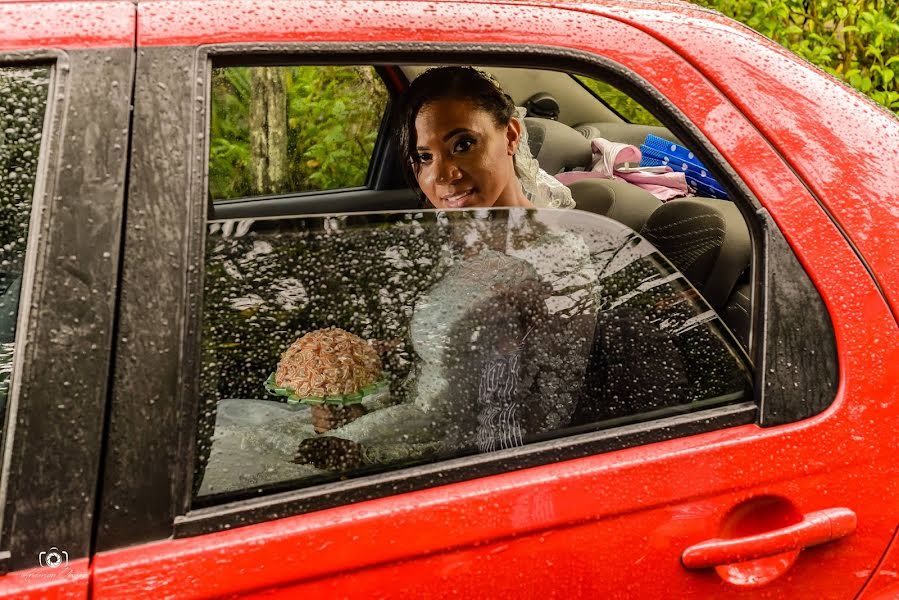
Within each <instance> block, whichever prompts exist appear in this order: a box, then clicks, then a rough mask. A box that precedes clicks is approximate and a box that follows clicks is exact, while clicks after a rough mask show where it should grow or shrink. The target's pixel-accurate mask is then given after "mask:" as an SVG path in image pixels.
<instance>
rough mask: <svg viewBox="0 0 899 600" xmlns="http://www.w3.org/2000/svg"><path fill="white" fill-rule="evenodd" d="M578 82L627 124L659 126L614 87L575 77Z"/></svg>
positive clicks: (635, 102) (643, 110) (637, 103)
mask: <svg viewBox="0 0 899 600" xmlns="http://www.w3.org/2000/svg"><path fill="white" fill-rule="evenodd" d="M576 77H577V79H578V81H580V82H581V83H583V84H584V85H585V86H587V87H588V88H589V89H590V91H592V92H593V93H594V94H596V95H597V96H598V97H599V98H601V99H602V101H603V102H605V103H606V104H607V105H608V106H610V107H611V108H612V110H614V111H615V112H617V113H618V114H619V115H621V116H622V117H624V119H625V120H626V121H628V122H629V123H638V124H640V125H661V123H659V121H658V119H656V118H655V117H654V116H652V113H650V112H649V111H648V110H646V109H645V108H643V105H641V104H640V103H639V102H637V101H636V100H634V99H633V98H631V97H630V96H628V95H627V94H625V93H624V92H622V91H621V90H619V89H618V88H616V87H613V86H611V85H609V84H608V83H605V82H603V81H599V80H596V79H591V78H589V77H583V76H581V75H576Z"/></svg>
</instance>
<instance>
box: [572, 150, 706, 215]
mask: <svg viewBox="0 0 899 600" xmlns="http://www.w3.org/2000/svg"><path fill="white" fill-rule="evenodd" d="M590 146H591V147H592V148H593V166H592V167H591V168H590V170H589V171H572V172H569V173H559V174H558V175H556V179H558V180H559V181H561V182H562V183H564V184H565V185H570V184H572V183H574V182H575V181H579V180H581V179H617V180H618V181H626V182H627V183H630V184H633V185H636V186H637V187H640V188H643V189H644V190H646V191H647V192H649V193H650V194H652V195H653V196H655V197H656V198H658V199H659V200H661V201H662V202H665V201H667V200H671V199H673V198H680V197H681V196H689V195H691V192H690V188H689V187H688V186H687V179H686V176H685V174H684V173H681V172H675V171H674V170H673V169H672V168H671V167H667V171H666V172H665V173H650V172H646V171H630V172H624V171H621V170H619V169H618V168H617V167H618V165H621V164H624V163H629V162H630V163H639V162H640V160H641V159H642V158H643V155H642V154H641V153H640V149H639V148H637V147H636V146H631V145H628V144H620V143H618V142H610V141H609V140H607V139H604V138H596V139H594V140H592V141H591V142H590Z"/></svg>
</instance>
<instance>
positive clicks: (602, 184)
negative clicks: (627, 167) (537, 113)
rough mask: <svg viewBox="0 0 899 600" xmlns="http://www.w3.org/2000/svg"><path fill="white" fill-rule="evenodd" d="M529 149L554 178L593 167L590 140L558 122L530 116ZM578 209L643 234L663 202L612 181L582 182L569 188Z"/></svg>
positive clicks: (575, 183)
mask: <svg viewBox="0 0 899 600" xmlns="http://www.w3.org/2000/svg"><path fill="white" fill-rule="evenodd" d="M524 125H525V127H526V128H527V132H528V146H529V147H530V149H531V154H533V155H534V157H535V158H536V159H537V162H538V163H540V167H541V168H542V169H543V170H544V171H546V172H547V173H549V174H551V175H556V174H558V173H561V172H563V171H575V170H585V169H589V168H590V163H591V162H592V160H593V152H592V150H591V148H590V141H589V140H588V139H587V138H585V137H584V136H583V135H581V134H580V133H578V132H577V131H575V130H574V129H572V128H571V127H569V126H568V125H565V124H563V123H559V122H557V121H552V120H550V119H541V118H537V117H526V118H525V119H524ZM568 187H569V189H570V190H571V196H572V198H574V202H575V204H576V205H577V208H578V209H580V210H585V211H588V212H592V213H594V214H599V215H603V216H606V217H609V218H610V219H614V220H616V221H618V222H619V223H623V224H624V225H627V226H628V227H630V228H631V229H633V230H635V231H639V230H640V229H641V228H642V227H643V225H644V224H645V223H646V220H647V219H648V218H649V216H650V215H651V214H652V213H653V211H655V210H656V209H657V208H659V206H661V204H662V202H661V201H660V200H659V199H658V198H656V197H655V196H653V195H652V194H650V193H649V192H647V191H646V190H643V189H641V188H639V187H637V186H635V185H631V184H629V183H627V182H624V181H615V180H611V179H582V180H580V181H576V182H574V183H572V184H571V185H570V186H568Z"/></svg>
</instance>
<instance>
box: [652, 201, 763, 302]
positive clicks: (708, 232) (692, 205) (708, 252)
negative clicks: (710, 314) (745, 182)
mask: <svg viewBox="0 0 899 600" xmlns="http://www.w3.org/2000/svg"><path fill="white" fill-rule="evenodd" d="M641 234H642V235H643V237H645V238H646V239H647V240H649V241H650V243H652V244H653V245H654V246H655V247H656V248H658V249H659V251H660V252H661V253H662V254H664V255H665V257H666V258H667V259H668V260H669V261H671V263H672V264H673V265H674V266H675V267H676V268H677V269H678V270H679V271H680V272H681V273H683V274H684V275H685V276H686V277H687V279H688V280H689V281H690V283H692V284H693V285H694V286H695V287H696V289H698V290H699V292H700V293H701V294H702V295H703V296H704V297H705V299H706V300H707V301H708V303H709V304H711V306H712V308H714V309H715V310H718V311H720V310H721V309H722V308H723V307H724V305H725V303H726V301H727V299H728V297H729V296H730V294H731V292H732V291H733V289H734V286H735V285H736V283H737V280H738V279H739V278H740V275H741V274H743V272H744V271H745V270H746V269H747V268H749V265H750V261H751V260H752V240H751V238H750V237H749V228H748V227H747V226H746V221H745V220H744V219H743V215H742V214H741V213H740V210H739V209H738V208H737V207H736V205H735V204H734V203H733V202H729V201H727V200H712V199H710V198H682V199H678V200H673V201H671V202H668V203H667V204H663V205H662V206H660V207H659V208H658V209H656V210H655V212H653V213H652V215H651V216H650V217H649V220H648V221H647V222H646V225H645V226H644V227H643V230H642V231H641Z"/></svg>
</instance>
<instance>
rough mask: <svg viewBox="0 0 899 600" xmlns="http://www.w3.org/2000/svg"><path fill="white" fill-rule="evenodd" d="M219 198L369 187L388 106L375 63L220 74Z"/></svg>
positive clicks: (213, 179) (214, 159)
mask: <svg viewBox="0 0 899 600" xmlns="http://www.w3.org/2000/svg"><path fill="white" fill-rule="evenodd" d="M211 99H212V111H211V114H212V116H211V123H210V146H209V194H210V196H211V197H212V199H213V200H227V199H234V198H244V197H252V196H263V195H273V194H286V193H294V192H308V191H321V190H332V189H339V188H352V187H360V186H363V185H365V181H366V176H367V174H368V169H369V163H370V162H371V158H372V154H373V152H374V148H375V141H376V140H377V137H378V130H379V127H380V124H381V120H382V118H383V117H384V113H385V111H386V108H387V99H388V94H387V88H386V87H385V85H384V82H383V81H382V80H381V78H380V76H379V75H378V73H377V72H376V71H375V69H374V67H371V66H289V67H262V66H259V67H218V68H214V69H213V72H212V97H211Z"/></svg>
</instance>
